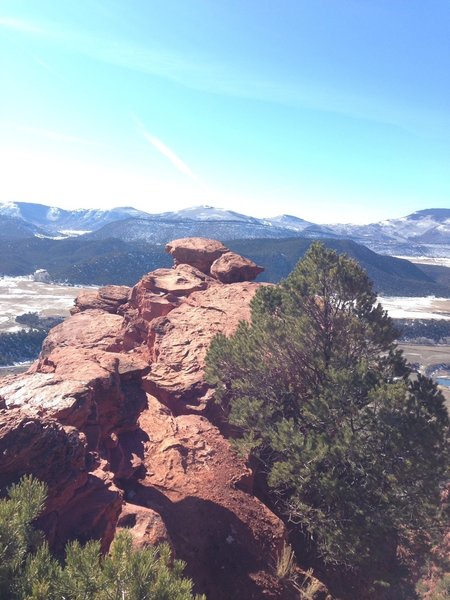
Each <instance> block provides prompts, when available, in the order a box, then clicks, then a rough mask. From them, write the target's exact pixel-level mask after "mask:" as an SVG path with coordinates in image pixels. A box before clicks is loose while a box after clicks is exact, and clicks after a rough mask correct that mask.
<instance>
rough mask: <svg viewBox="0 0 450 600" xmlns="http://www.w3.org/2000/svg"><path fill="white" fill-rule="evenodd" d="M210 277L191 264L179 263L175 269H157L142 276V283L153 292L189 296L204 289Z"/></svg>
mask: <svg viewBox="0 0 450 600" xmlns="http://www.w3.org/2000/svg"><path fill="white" fill-rule="evenodd" d="M208 282H209V278H208V277H207V275H205V274H204V273H203V272H201V271H200V270H199V269H197V268H195V267H194V266H191V265H184V264H182V265H177V266H176V267H174V268H173V269H156V271H152V272H151V273H148V274H147V275H144V277H143V278H142V285H143V287H144V288H145V289H147V290H150V291H151V292H156V293H164V294H173V295H174V296H188V295H189V294H192V292H197V291H198V290H204V289H206V287H207V286H208Z"/></svg>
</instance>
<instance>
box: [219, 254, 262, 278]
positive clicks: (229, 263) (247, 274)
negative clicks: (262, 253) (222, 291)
mask: <svg viewBox="0 0 450 600" xmlns="http://www.w3.org/2000/svg"><path fill="white" fill-rule="evenodd" d="M263 271H264V268H263V267H258V265H257V264H256V263H254V262H253V261H252V260H250V259H248V258H244V257H243V256H241V255H240V254H236V252H225V254H222V256H220V257H219V258H217V259H216V260H215V261H214V262H213V264H212V265H211V275H212V277H215V279H218V280H219V281H221V282H222V283H237V282H239V281H253V280H254V279H256V277H257V276H258V275H259V274H260V273H262V272H263Z"/></svg>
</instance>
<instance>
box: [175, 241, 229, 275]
mask: <svg viewBox="0 0 450 600" xmlns="http://www.w3.org/2000/svg"><path fill="white" fill-rule="evenodd" d="M166 252H168V253H169V254H170V255H171V256H172V257H173V259H174V261H175V265H179V264H187V265H191V266H192V267H196V268H197V269H199V270H200V271H202V272H203V273H206V274H208V273H209V270H210V268H211V265H212V264H213V262H214V261H215V260H216V259H217V258H219V256H221V255H222V254H224V253H225V252H228V248H227V247H226V246H224V245H223V244H222V243H221V242H218V241H217V240H209V239H208V238H200V237H188V238H180V239H179V240H174V241H173V242H169V243H168V244H166Z"/></svg>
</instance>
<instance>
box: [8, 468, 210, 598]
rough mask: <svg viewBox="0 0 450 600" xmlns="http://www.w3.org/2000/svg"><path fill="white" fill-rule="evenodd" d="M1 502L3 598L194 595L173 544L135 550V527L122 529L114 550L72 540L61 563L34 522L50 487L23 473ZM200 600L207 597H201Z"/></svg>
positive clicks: (180, 596)
mask: <svg viewBox="0 0 450 600" xmlns="http://www.w3.org/2000/svg"><path fill="white" fill-rule="evenodd" d="M8 493H9V498H8V499H4V500H1V501H0V598H1V599H5V600H6V599H8V600H9V599H17V600H61V599H62V598H64V599H65V600H114V599H117V600H121V599H122V598H126V599H127V600H193V598H194V596H193V595H192V582H191V581H190V580H189V579H187V578H185V577H184V576H183V570H184V563H183V562H182V561H179V560H174V561H173V560H172V558H171V552H170V548H169V547H168V546H167V545H165V544H163V545H161V546H159V547H157V548H156V547H149V548H145V549H142V550H141V549H135V548H133V545H132V537H131V534H130V533H129V532H126V531H123V532H121V533H119V534H118V535H117V536H116V538H115V540H114V542H113V544H112V546H111V550H110V552H109V554H107V555H106V556H102V555H101V553H100V542H98V541H96V540H95V541H90V542H87V544H85V545H84V546H82V545H81V544H80V543H79V542H77V541H74V542H70V543H69V544H67V546H66V559H65V563H64V565H61V564H60V563H59V562H58V561H57V560H56V559H55V558H54V557H53V556H52V555H51V552H50V549H49V547H48V544H47V543H46V542H43V540H42V536H41V535H40V533H39V532H37V531H36V530H35V529H34V528H33V527H32V522H33V520H34V519H35V518H36V517H37V516H38V515H39V514H40V512H41V511H42V509H43V506H44V502H45V497H46V487H45V485H44V484H42V483H40V482H39V481H37V480H35V479H33V478H32V477H30V476H25V477H23V478H22V479H21V480H20V482H19V483H18V484H17V485H14V486H12V487H11V488H9V490H8ZM195 598H196V599H197V600H202V599H203V600H205V599H204V597H203V596H202V597H200V596H195Z"/></svg>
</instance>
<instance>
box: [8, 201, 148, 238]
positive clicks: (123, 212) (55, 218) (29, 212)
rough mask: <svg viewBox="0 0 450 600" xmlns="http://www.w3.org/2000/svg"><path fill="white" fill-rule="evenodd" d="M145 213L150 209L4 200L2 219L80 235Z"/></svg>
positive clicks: (47, 232) (42, 231) (45, 230)
mask: <svg viewBox="0 0 450 600" xmlns="http://www.w3.org/2000/svg"><path fill="white" fill-rule="evenodd" d="M142 216H147V213H145V212H142V211H140V210H136V209H135V208H131V207H120V208H112V209H110V210H101V209H85V208H79V209H76V210H65V209H62V208H57V207H55V206H46V205H45V204H34V203H30V202H13V203H0V220H1V219H2V218H4V217H8V218H13V219H16V220H18V221H23V222H25V223H28V224H30V225H33V226H35V227H37V228H39V234H40V235H49V236H54V235H67V236H73V235H80V234H82V233H87V232H90V231H95V230H96V229H99V228H100V227H103V226H104V225H106V224H107V223H111V222H113V221H119V220H123V219H129V218H138V217H142Z"/></svg>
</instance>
